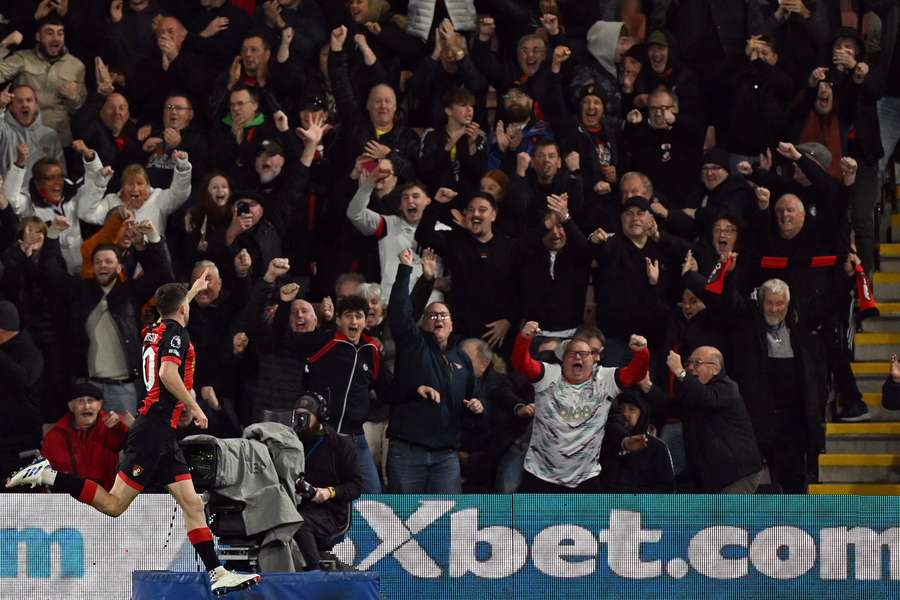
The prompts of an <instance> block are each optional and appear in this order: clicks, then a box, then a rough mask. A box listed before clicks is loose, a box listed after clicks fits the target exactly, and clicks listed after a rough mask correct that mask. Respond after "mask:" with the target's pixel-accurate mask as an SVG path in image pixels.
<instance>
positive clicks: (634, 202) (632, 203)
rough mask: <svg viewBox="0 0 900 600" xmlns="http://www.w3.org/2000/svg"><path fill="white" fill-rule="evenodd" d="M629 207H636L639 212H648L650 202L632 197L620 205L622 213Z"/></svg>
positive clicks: (639, 197) (642, 198) (641, 197)
mask: <svg viewBox="0 0 900 600" xmlns="http://www.w3.org/2000/svg"><path fill="white" fill-rule="evenodd" d="M631 207H636V208H639V209H641V210H650V201H649V200H647V199H646V198H644V197H643V196H632V197H631V198H628V199H626V200H625V201H624V202H623V203H622V212H625V211H626V210H628V209H629V208H631Z"/></svg>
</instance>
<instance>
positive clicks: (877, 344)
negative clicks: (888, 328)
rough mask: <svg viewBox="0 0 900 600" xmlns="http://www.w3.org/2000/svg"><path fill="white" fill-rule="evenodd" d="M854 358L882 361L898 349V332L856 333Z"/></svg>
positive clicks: (899, 335)
mask: <svg viewBox="0 0 900 600" xmlns="http://www.w3.org/2000/svg"><path fill="white" fill-rule="evenodd" d="M853 343H854V345H855V346H856V350H855V353H854V358H855V359H856V360H858V361H863V362H865V361H883V360H887V359H889V358H890V357H891V354H893V353H895V352H897V351H898V349H900V333H857V334H856V335H855V336H854V338H853Z"/></svg>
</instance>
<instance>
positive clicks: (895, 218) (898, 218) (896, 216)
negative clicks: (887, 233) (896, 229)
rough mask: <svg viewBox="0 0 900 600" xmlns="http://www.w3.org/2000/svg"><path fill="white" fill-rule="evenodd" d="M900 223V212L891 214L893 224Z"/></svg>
mask: <svg viewBox="0 0 900 600" xmlns="http://www.w3.org/2000/svg"><path fill="white" fill-rule="evenodd" d="M895 224H896V225H900V213H897V214H893V215H891V225H895Z"/></svg>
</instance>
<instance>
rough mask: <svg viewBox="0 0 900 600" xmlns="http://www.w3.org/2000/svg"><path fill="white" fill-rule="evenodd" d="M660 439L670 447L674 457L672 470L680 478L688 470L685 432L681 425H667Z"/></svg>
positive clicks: (670, 452)
mask: <svg viewBox="0 0 900 600" xmlns="http://www.w3.org/2000/svg"><path fill="white" fill-rule="evenodd" d="M659 439H661V440H662V441H664V442H665V443H666V446H668V447H669V454H671V455H672V468H673V470H674V471H675V476H676V477H677V476H679V475H681V474H682V473H684V471H685V469H687V451H686V450H685V447H684V430H683V428H682V426H681V423H680V422H679V423H666V424H665V426H663V428H662V432H661V433H660V435H659Z"/></svg>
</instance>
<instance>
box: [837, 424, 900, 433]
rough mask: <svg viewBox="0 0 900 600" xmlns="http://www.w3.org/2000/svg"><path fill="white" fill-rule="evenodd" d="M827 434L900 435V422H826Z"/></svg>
mask: <svg viewBox="0 0 900 600" xmlns="http://www.w3.org/2000/svg"><path fill="white" fill-rule="evenodd" d="M825 435H898V436H900V423H878V422H874V423H826V424H825Z"/></svg>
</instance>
